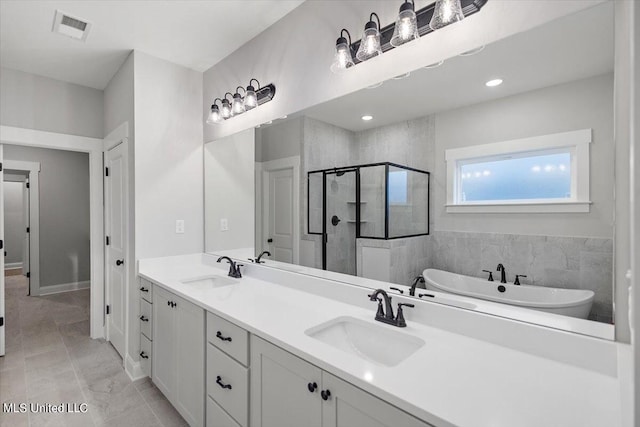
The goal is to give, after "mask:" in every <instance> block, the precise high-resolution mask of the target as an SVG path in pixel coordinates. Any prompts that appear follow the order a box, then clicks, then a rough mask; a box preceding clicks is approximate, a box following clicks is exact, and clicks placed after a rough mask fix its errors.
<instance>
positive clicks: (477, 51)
mask: <svg viewBox="0 0 640 427" xmlns="http://www.w3.org/2000/svg"><path fill="white" fill-rule="evenodd" d="M483 50H484V45H482V46H478V47H476V48H475V49H471V50H468V51H466V52H462V53H461V54H460V55H459V56H471V55H475V54H476V53H480V52H482V51H483Z"/></svg>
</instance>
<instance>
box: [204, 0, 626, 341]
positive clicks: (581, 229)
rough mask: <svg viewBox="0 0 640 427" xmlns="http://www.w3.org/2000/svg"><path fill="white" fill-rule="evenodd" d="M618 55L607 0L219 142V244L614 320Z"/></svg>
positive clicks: (507, 309) (513, 308) (493, 304)
mask: <svg viewBox="0 0 640 427" xmlns="http://www.w3.org/2000/svg"><path fill="white" fill-rule="evenodd" d="M613 71H614V70H613V5H612V4H611V3H604V4H600V5H597V6H595V7H593V8H590V9H586V10H584V11H581V12H579V13H576V14H574V15H572V16H567V17H564V18H561V19H558V20H556V21H553V22H551V23H548V24H546V25H544V26H542V27H539V28H535V29H533V30H530V31H528V32H524V33H521V34H518V35H515V36H512V37H509V38H507V39H504V40H501V41H498V42H496V43H494V44H492V45H487V46H485V48H484V49H478V50H477V53H475V54H473V55H465V56H458V57H454V58H450V59H448V60H447V61H445V62H444V64H442V65H441V66H439V67H436V68H433V67H432V68H425V69H420V70H414V71H412V72H411V74H410V76H408V77H406V78H404V79H399V80H393V79H392V80H389V81H385V82H384V83H383V84H382V85H381V86H379V87H376V88H372V89H364V90H361V91H359V92H355V93H353V94H350V95H347V96H345V97H342V98H339V99H335V100H332V101H329V102H327V103H325V104H321V105H318V106H315V107H312V108H309V109H307V110H305V111H302V112H299V113H296V114H293V115H289V117H288V118H287V119H282V120H276V121H274V122H273V123H272V124H270V125H263V126H261V127H259V128H257V129H255V130H248V131H245V132H242V133H240V134H237V135H234V136H232V137H228V138H224V139H223V140H219V141H214V142H212V143H210V144H207V145H206V148H205V150H206V152H207V155H206V160H205V174H206V180H207V181H206V184H205V186H206V188H205V191H206V203H205V206H206V213H205V218H206V223H207V224H206V232H207V236H206V242H207V243H206V249H207V251H210V252H215V253H216V254H219V253H222V252H224V253H225V254H229V253H231V254H235V255H236V256H237V257H243V258H247V257H254V256H255V255H257V254H260V253H261V252H262V251H264V250H268V251H269V252H270V253H271V257H270V258H269V257H266V256H265V257H263V260H264V259H266V264H265V265H267V266H269V265H271V266H277V267H279V268H285V269H289V270H293V271H299V272H304V273H306V274H316V275H321V276H323V277H328V276H330V275H331V274H330V273H328V272H330V271H333V272H338V273H342V274H341V275H337V276H335V277H336V278H338V280H344V281H349V279H348V278H347V276H344V274H348V275H354V276H359V278H354V279H352V280H351V281H352V282H353V283H356V284H365V285H367V284H366V283H365V282H366V280H365V279H375V280H379V281H384V282H389V283H394V284H398V285H404V286H406V287H407V288H408V287H410V286H411V284H412V283H414V282H416V284H417V286H418V287H419V288H421V287H426V288H428V289H429V290H428V291H424V290H422V291H420V292H415V295H416V297H418V296H419V295H423V297H424V298H429V299H430V300H434V301H436V302H437V301H438V300H446V299H449V300H457V301H459V302H460V304H461V305H462V303H463V302H464V303H465V304H469V306H472V307H475V308H476V309H478V310H484V311H486V312H490V313H496V314H499V315H505V316H510V317H515V318H520V319H524V320H527V321H534V322H536V321H540V322H541V323H545V324H549V322H548V321H547V320H548V319H559V320H558V324H563V322H565V323H566V322H569V317H565V316H570V317H575V318H585V319H589V320H593V321H596V322H598V323H596V322H592V323H589V322H587V323H585V325H586V324H589V325H595V326H593V328H595V329H598V328H602V327H603V326H602V325H606V324H612V323H613V304H612V301H613V286H612V283H613V271H612V270H613V227H614V224H613V188H614V175H613V170H614V150H613ZM496 79H500V80H502V84H499V85H493V86H491V85H487V84H486V83H487V82H489V81H490V80H496ZM363 116H371V118H369V117H367V119H368V120H363V118H364V117H363ZM576 135H577V136H576ZM576 138H578V139H580V138H582V139H581V140H580V141H576ZM536 144H538V145H536ZM532 147H533V148H532ZM585 147H586V148H585ZM460 150H462V151H460ZM584 150H586V151H584ZM454 152H456V153H460V152H465V153H471V154H469V155H467V157H465V158H461V157H460V158H459V160H456V158H455V156H453V154H452V153H454ZM585 152H586V157H585V156H584V153H585ZM585 159H586V160H585ZM585 171H586V172H585ZM585 173H586V183H587V184H586V187H585V184H584V182H585ZM245 174H246V175H245ZM254 178H255V180H254ZM585 188H586V190H585ZM585 191H586V193H585ZM450 194H453V195H458V196H459V197H458V198H453V199H452V198H451V196H450ZM254 195H255V197H254ZM585 197H586V199H585ZM224 220H226V222H225V221H224ZM225 226H226V228H227V230H226V231H224V230H223V229H224V228H225ZM229 251H231V252H229ZM285 263H287V264H285ZM289 263H290V264H289ZM499 264H501V265H502V266H503V267H504V268H502V269H500V271H497V270H498V269H497V266H498V265H499ZM287 265H298V266H300V267H288V266H287ZM303 267H311V268H303ZM484 270H486V271H489V272H491V273H492V275H491V276H492V278H493V279H494V280H493V281H489V280H487V279H488V276H489V275H488V274H487V273H486V272H484ZM419 275H424V278H425V281H424V284H423V282H421V281H420V280H418V281H415V278H416V277H417V276H419ZM516 275H518V277H517V280H516ZM503 277H504V283H502V280H501V279H503ZM514 282H515V283H514ZM376 285H380V284H379V283H375V282H374V283H369V284H368V286H376ZM405 289H406V288H405ZM405 294H407V291H405ZM425 295H429V296H428V297H427V296H425ZM432 295H433V296H432ZM534 310H535V311H534ZM541 312H551V313H554V314H555V315H546V314H540V313H541ZM535 313H538V314H537V316H542V317H536V314H535ZM557 314H560V315H562V317H560V316H557ZM544 316H547V317H546V318H545V317H544ZM549 316H551V317H549ZM598 325H601V326H598ZM569 328H571V327H569ZM587 329H588V328H587ZM595 329H594V330H595ZM607 331H608V330H607Z"/></svg>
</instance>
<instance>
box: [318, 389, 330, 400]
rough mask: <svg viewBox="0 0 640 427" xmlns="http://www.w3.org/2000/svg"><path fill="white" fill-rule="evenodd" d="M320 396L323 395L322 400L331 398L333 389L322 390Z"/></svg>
mask: <svg viewBox="0 0 640 427" xmlns="http://www.w3.org/2000/svg"><path fill="white" fill-rule="evenodd" d="M320 396H322V400H329V398H330V397H331V391H329V390H328V389H327V390H322V391H321V392H320Z"/></svg>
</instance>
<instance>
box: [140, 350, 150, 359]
mask: <svg viewBox="0 0 640 427" xmlns="http://www.w3.org/2000/svg"><path fill="white" fill-rule="evenodd" d="M140 357H142V358H143V359H148V358H149V356H147V355H146V354H144V351H141V352H140Z"/></svg>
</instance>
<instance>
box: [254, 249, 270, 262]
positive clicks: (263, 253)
mask: <svg viewBox="0 0 640 427" xmlns="http://www.w3.org/2000/svg"><path fill="white" fill-rule="evenodd" d="M265 255H266V256H271V252H269V251H262V253H261V254H260V255H258V257H257V258H256V259H251V258H249V260H250V261H251V262H255V263H256V264H264V261H261V260H262V257H263V256H265Z"/></svg>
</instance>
